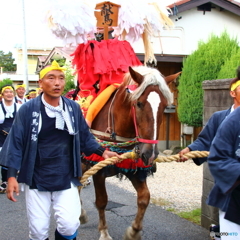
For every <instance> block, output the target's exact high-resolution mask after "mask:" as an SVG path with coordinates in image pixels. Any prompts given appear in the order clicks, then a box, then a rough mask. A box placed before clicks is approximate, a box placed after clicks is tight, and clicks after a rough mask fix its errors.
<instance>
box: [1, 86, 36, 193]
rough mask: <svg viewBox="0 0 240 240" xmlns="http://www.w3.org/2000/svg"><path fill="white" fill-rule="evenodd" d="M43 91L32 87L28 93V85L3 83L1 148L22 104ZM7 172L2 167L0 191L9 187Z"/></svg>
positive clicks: (4, 190) (2, 191) (3, 191)
mask: <svg viewBox="0 0 240 240" xmlns="http://www.w3.org/2000/svg"><path fill="white" fill-rule="evenodd" d="M40 93H41V88H37V89H31V90H29V92H28V93H27V94H26V85H25V84H22V83H19V84H17V85H16V86H15V87H14V86H13V85H12V84H6V85H3V86H2V88H1V89H0V96H1V101H0V149H1V148H2V146H3V144H4V142H5V140H6V137H7V135H8V133H9V131H10V129H11V126H12V124H13V120H14V118H15V116H16V113H17V111H18V109H19V108H20V107H21V105H22V104H24V103H26V102H27V101H29V100H30V99H32V98H35V97H37V95H39V94H40ZM7 173H8V168H7V167H5V166H2V167H1V177H2V179H1V180H2V182H1V185H0V193H5V192H6V189H7Z"/></svg>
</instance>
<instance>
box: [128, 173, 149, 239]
mask: <svg viewBox="0 0 240 240" xmlns="http://www.w3.org/2000/svg"><path fill="white" fill-rule="evenodd" d="M131 182H132V184H133V186H134V188H135V189H136V191H137V205H138V210H137V214H136V217H135V219H134V221H133V222H132V226H130V227H128V229H127V230H126V232H125V236H124V240H140V239H141V230H142V222H143V217H144V214H145V212H146V209H147V207H148V204H149V201H150V192H149V190H148V186H147V182H146V180H145V181H144V182H141V181H140V180H139V179H137V177H133V178H132V179H131Z"/></svg>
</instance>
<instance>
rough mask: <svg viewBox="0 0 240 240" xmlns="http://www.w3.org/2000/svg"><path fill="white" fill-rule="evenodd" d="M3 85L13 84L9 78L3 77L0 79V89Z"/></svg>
mask: <svg viewBox="0 0 240 240" xmlns="http://www.w3.org/2000/svg"><path fill="white" fill-rule="evenodd" d="M5 85H13V81H12V80H11V79H10V78H4V79H3V80H2V81H0V89H2V87H3V86H5Z"/></svg>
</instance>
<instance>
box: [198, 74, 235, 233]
mask: <svg viewBox="0 0 240 240" xmlns="http://www.w3.org/2000/svg"><path fill="white" fill-rule="evenodd" d="M230 81H231V79H219V80H211V81H209V80H206V81H204V82H203V83H202V88H203V90H204V97H203V99H204V106H203V126H205V125H206V123H207V121H208V119H209V118H210V117H211V115H212V114H213V113H214V112H216V111H220V110H224V109H227V108H229V107H230V106H231V105H232V104H233V100H232V98H231V96H230V94H229V83H230ZM213 184H214V180H213V177H212V175H211V173H210V171H209V168H208V164H207V163H204V166H203V189H202V215H201V225H202V226H203V227H204V228H207V229H209V225H210V224H218V209H216V208H214V207H211V206H208V205H207V204H206V199H207V197H208V194H209V192H210V190H211V189H212V187H213Z"/></svg>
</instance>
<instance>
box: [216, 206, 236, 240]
mask: <svg viewBox="0 0 240 240" xmlns="http://www.w3.org/2000/svg"><path fill="white" fill-rule="evenodd" d="M224 216H225V212H223V211H221V210H219V223H220V233H221V240H240V225H238V224H236V223H234V222H231V221H229V220H227V219H225V218H224ZM226 233H227V234H226Z"/></svg>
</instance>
